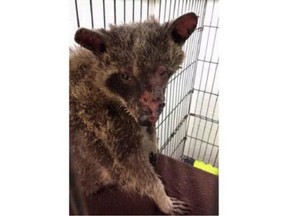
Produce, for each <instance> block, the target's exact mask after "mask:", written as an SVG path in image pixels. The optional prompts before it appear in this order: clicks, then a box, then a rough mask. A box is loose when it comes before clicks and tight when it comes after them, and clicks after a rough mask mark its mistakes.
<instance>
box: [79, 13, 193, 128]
mask: <svg viewBox="0 0 288 216" xmlns="http://www.w3.org/2000/svg"><path fill="white" fill-rule="evenodd" d="M196 26H197V16H196V15H195V14H194V13H188V14H185V15H183V16H181V17H179V18H178V19H176V20H175V21H174V22H171V23H165V24H163V25H160V24H159V23H158V22H156V21H155V20H153V19H152V20H149V21H146V22H144V23H134V24H130V25H122V26H111V28H110V30H109V31H106V30H104V29H100V30H88V29H84V28H81V29H79V30H78V31H77V32H76V34H75V41H76V42H77V43H79V44H80V45H82V46H83V47H85V48H86V49H88V50H90V51H92V52H93V53H94V56H95V60H97V61H95V62H97V69H98V71H95V83H96V84H97V85H98V87H99V88H101V89H103V90H105V91H106V92H107V93H108V95H110V96H111V97H117V98H119V99H120V101H121V102H122V103H123V104H124V105H125V106H126V107H127V108H128V110H129V112H130V113H131V114H132V115H133V116H134V117H135V118H136V119H137V120H138V122H139V123H140V124H141V125H147V126H148V125H154V124H155V122H156V121H157V120H158V118H159V115H160V114H161V112H162V109H163V107H164V105H165V98H164V94H165V89H166V86H167V83H168V80H169V78H170V77H171V75H172V74H173V73H174V72H175V71H176V70H177V69H178V68H179V66H180V64H181V63H182V61H183V58H184V53H183V51H182V45H183V44H184V42H185V40H186V39H187V38H188V37H189V36H190V35H191V33H192V32H193V31H194V30H195V28H196ZM99 69H100V70H99ZM99 71H100V72H99Z"/></svg>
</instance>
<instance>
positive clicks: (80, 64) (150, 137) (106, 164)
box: [70, 13, 197, 214]
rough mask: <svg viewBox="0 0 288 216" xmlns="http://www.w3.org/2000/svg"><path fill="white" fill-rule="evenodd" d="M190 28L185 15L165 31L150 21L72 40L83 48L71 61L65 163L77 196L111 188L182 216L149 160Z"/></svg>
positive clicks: (190, 18) (191, 18) (191, 20)
mask: <svg viewBox="0 0 288 216" xmlns="http://www.w3.org/2000/svg"><path fill="white" fill-rule="evenodd" d="M196 25H197V16H196V15H195V14H194V13H188V14H185V15H183V16H181V17H180V18H178V19H177V20H175V21H174V22H169V23H165V24H163V25H160V24H159V23H158V22H157V21H155V20H154V19H151V20H148V21H146V22H143V23H134V24H129V25H122V26H111V27H110V30H109V31H107V30H103V29H99V30H88V29H84V28H82V29H79V30H78V31H77V32H76V34H75V41H76V42H77V43H78V44H80V45H81V46H82V47H78V48H76V49H75V50H71V53H70V154H71V155H70V156H71V166H72V168H73V170H74V171H75V174H76V177H77V178H78V179H79V185H80V190H81V192H82V193H83V194H85V195H88V194H91V193H95V192H97V191H98V190H99V189H100V188H102V187H104V186H108V185H117V186H118V187H119V188H120V189H122V190H124V191H127V192H136V193H139V194H140V195H145V196H148V197H150V198H151V199H152V200H154V202H155V203H156V204H157V205H158V207H159V208H160V209H161V210H162V211H163V212H164V213H167V214H182V213H187V210H188V207H187V205H186V204H185V203H184V202H181V201H178V200H177V199H174V198H170V197H169V196H168V195H167V194H166V192H165V190H164V186H163V184H162V182H161V180H160V179H159V178H158V176H157V174H156V173H155V171H154V169H153V166H152V165H151V163H150V162H149V154H150V152H155V151H156V136H155V122H156V121H157V120H158V117H159V115H160V113H161V112H162V109H163V107H164V105H165V103H164V100H165V98H164V94H165V88H166V86H167V83H168V79H169V78H170V76H171V75H172V74H173V73H174V72H175V71H176V70H177V69H178V68H179V66H180V64H181V63H182V61H183V58H184V53H183V51H182V49H181V47H182V45H183V44H184V42H185V40H186V39H187V38H188V37H189V36H190V34H191V33H192V32H193V31H194V30H195V28H196Z"/></svg>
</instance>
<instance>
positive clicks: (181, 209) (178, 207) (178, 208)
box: [170, 197, 191, 215]
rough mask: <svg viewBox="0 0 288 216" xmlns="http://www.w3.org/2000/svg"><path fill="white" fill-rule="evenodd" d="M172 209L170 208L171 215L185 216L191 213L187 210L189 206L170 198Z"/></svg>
mask: <svg viewBox="0 0 288 216" xmlns="http://www.w3.org/2000/svg"><path fill="white" fill-rule="evenodd" d="M170 199H171V201H172V203H173V208H172V214H173V215H187V214H189V212H190V211H191V209H190V208H189V205H188V204H187V203H186V202H183V201H180V200H178V199H176V198H173V197H170Z"/></svg>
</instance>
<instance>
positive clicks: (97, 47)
mask: <svg viewBox="0 0 288 216" xmlns="http://www.w3.org/2000/svg"><path fill="white" fill-rule="evenodd" d="M74 40H75V41H76V42H77V43H78V44H80V45H81V46H83V47H85V48H86V49H89V50H91V51H92V52H94V53H103V52H105V51H106V46H105V44H104V42H103V39H102V37H101V35H100V34H99V33H98V32H95V31H92V30H89V29H86V28H80V29H78V30H77V31H76V33H75V36H74Z"/></svg>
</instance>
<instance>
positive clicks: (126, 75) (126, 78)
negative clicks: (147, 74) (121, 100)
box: [122, 73, 131, 80]
mask: <svg viewBox="0 0 288 216" xmlns="http://www.w3.org/2000/svg"><path fill="white" fill-rule="evenodd" d="M122 78H123V79H124V80H130V79H131V78H130V76H129V75H128V74H126V73H123V74H122Z"/></svg>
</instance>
